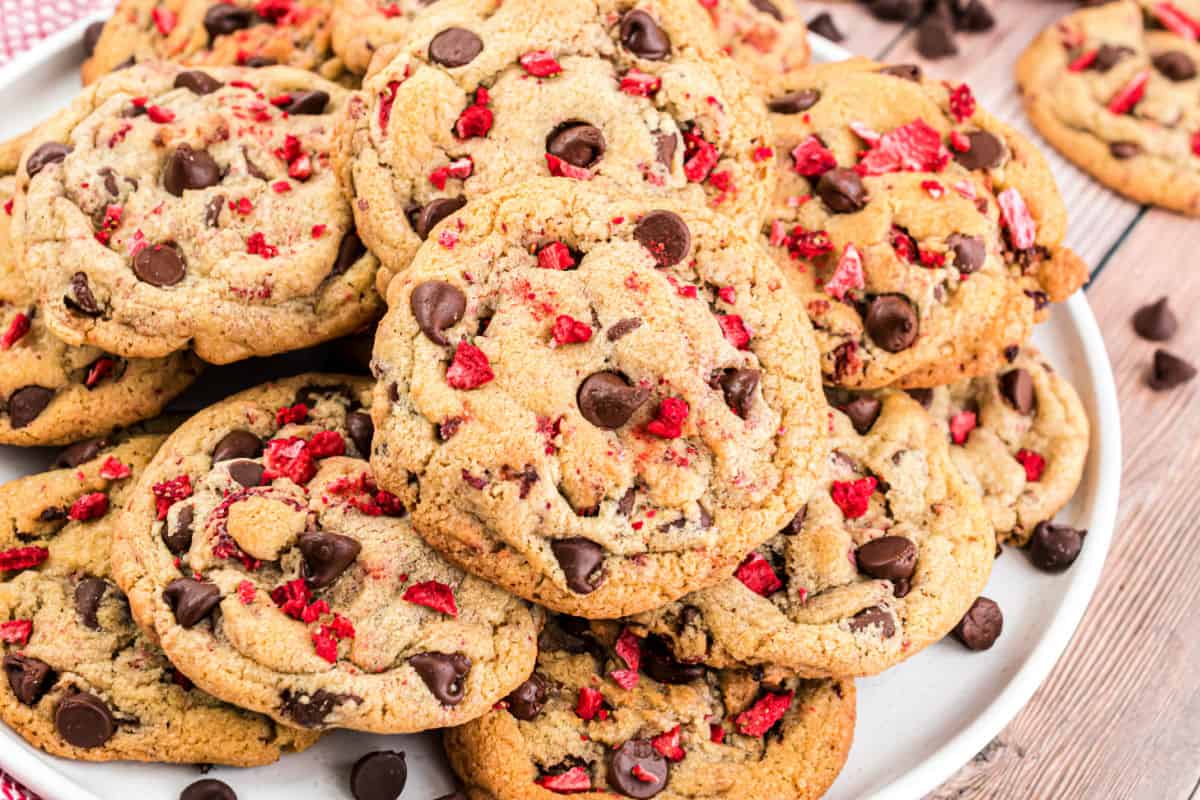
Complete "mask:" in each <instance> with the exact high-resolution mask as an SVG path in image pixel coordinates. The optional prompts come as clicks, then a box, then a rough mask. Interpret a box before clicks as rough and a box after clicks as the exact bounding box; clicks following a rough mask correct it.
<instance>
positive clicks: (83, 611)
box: [75, 575, 108, 631]
mask: <svg viewBox="0 0 1200 800" xmlns="http://www.w3.org/2000/svg"><path fill="white" fill-rule="evenodd" d="M107 590H108V581H106V580H104V579H103V578H97V577H95V576H92V575H89V576H88V577H86V578H84V579H82V580H81V581H79V583H77V584H75V613H76V614H78V615H79V620H80V621H81V622H82V623H83V624H84V625H85V626H87V627H89V628H91V629H92V630H94V631H98V630H100V620H98V619H97V618H96V614H97V612H99V610H100V601H101V600H103V599H104V593H105V592H106V591H107Z"/></svg>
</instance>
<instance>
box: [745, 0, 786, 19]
mask: <svg viewBox="0 0 1200 800" xmlns="http://www.w3.org/2000/svg"><path fill="white" fill-rule="evenodd" d="M750 5H752V6H754V7H755V8H756V9H758V10H759V11H761V12H762V13H764V14H769V15H770V16H772V17H774V18H775V19H776V20H778V21H779V22H783V12H782V11H780V10H779V7H778V6H776V5H775V4H774V3H772V2H771V0H750Z"/></svg>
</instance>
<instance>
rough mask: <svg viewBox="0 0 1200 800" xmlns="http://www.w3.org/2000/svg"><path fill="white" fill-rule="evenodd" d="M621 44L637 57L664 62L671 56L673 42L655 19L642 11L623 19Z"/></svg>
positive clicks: (637, 10) (627, 14)
mask: <svg viewBox="0 0 1200 800" xmlns="http://www.w3.org/2000/svg"><path fill="white" fill-rule="evenodd" d="M620 34H621V44H623V45H624V46H625V49H626V50H628V51H629V52H631V53H633V54H634V55H635V56H639V57H641V58H645V59H647V60H649V61H662V60H663V59H664V58H666V57H667V56H669V55H670V54H671V40H670V38H668V37H667V33H666V31H664V30H663V29H662V28H661V27H659V25H658V23H657V22H655V21H654V18H653V17H651V16H650V15H649V14H647V13H646V12H645V11H642V10H641V9H634V10H633V11H629V12H627V13H626V14H625V16H623V17H621V29H620Z"/></svg>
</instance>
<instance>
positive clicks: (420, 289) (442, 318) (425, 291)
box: [408, 281, 467, 345]
mask: <svg viewBox="0 0 1200 800" xmlns="http://www.w3.org/2000/svg"><path fill="white" fill-rule="evenodd" d="M408 305H409V308H410V309H411V310H412V314H413V317H415V318H416V320H417V326H418V327H419V328H420V329H421V332H422V333H424V334H425V336H426V338H428V339H429V341H431V342H433V343H434V344H440V345H446V344H448V342H447V341H446V337H445V336H443V335H442V331H444V330H446V329H447V328H449V327H451V326H453V325H455V324H457V323H458V321H459V320H461V319H462V317H463V312H464V311H466V309H467V296H466V295H465V294H463V293H462V290H461V289H459V288H458V287H457V286H455V285H454V284H451V283H446V282H445V281H425V282H423V283H420V284H418V285H417V287H416V288H415V289H413V293H412V297H411V298H410V299H409V303H408Z"/></svg>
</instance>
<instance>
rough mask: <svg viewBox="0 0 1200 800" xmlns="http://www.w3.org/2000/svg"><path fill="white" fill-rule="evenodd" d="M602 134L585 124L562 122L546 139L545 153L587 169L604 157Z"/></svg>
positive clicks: (595, 128) (592, 126)
mask: <svg viewBox="0 0 1200 800" xmlns="http://www.w3.org/2000/svg"><path fill="white" fill-rule="evenodd" d="M604 150H605V144H604V134H603V133H602V132H601V131H600V129H599V128H597V127H596V126H595V125H589V124H588V123H586V122H564V123H563V124H562V125H559V126H558V127H557V128H555V129H554V130H553V131H551V132H550V135H549V136H547V137H546V152H547V153H549V154H550V155H552V156H558V157H559V158H561V159H562V160H563V161H566V162H567V163H568V164H571V165H573V166H576V167H581V168H583V169H587V168H588V167H591V166H592V165H594V164H595V163H596V162H597V161H599V160H600V158H601V157H602V156H603V155H604Z"/></svg>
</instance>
